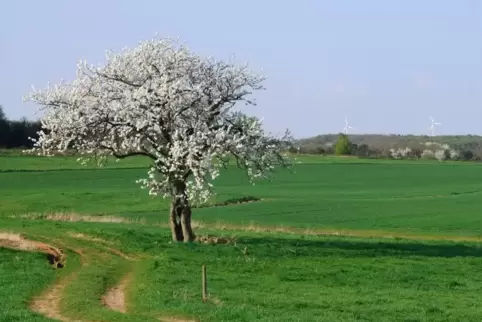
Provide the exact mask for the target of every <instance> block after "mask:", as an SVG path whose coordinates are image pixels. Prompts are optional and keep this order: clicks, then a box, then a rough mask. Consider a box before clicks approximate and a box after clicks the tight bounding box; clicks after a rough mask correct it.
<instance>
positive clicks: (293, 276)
mask: <svg viewBox="0 0 482 322" xmlns="http://www.w3.org/2000/svg"><path fill="white" fill-rule="evenodd" d="M147 165H148V162H147V161H146V160H145V159H140V158H133V159H126V160H123V161H121V162H114V161H112V160H109V162H108V163H107V165H106V166H105V167H104V168H97V167H96V166H95V165H94V164H89V165H87V166H81V165H80V164H78V163H77V162H76V161H75V158H74V157H53V158H44V157H32V156H16V155H5V156H1V157H0V233H1V232H9V233H20V234H22V236H24V237H25V238H28V239H30V240H36V241H42V242H46V243H49V244H51V245H55V246H57V247H62V248H63V249H64V250H65V251H66V253H67V264H66V266H65V268H62V269H55V270H54V269H51V268H50V267H49V265H48V262H47V261H46V260H45V258H44V256H42V255H41V254H38V253H35V252H20V251H13V250H10V249H5V248H0V267H1V274H0V281H1V285H2V288H0V303H1V304H0V321H49V320H52V319H53V317H52V318H48V317H45V316H44V315H42V314H41V313H35V312H34V310H32V304H31V303H32V301H33V299H35V298H36V297H39V296H42V294H44V293H45V292H46V291H48V290H49V288H52V287H53V286H55V285H59V284H62V283H63V286H64V287H63V288H62V290H61V291H58V292H57V293H58V294H57V295H58V300H57V301H56V302H55V303H53V304H52V306H53V308H51V311H56V312H57V315H59V314H61V315H62V317H63V319H64V320H80V321H159V320H161V321H174V319H177V320H176V321H188V320H199V321H480V320H481V319H482V309H481V308H480V305H479V299H480V296H481V295H482V275H480V274H479V270H480V267H481V265H482V248H481V247H480V246H481V241H482V225H480V221H481V218H482V213H481V212H480V209H481V206H482V199H481V197H482V166H481V165H478V164H476V163H460V162H442V163H439V162H433V161H419V162H418V161H389V160H363V159H354V158H323V157H317V156H302V157H300V158H299V163H298V164H296V166H295V168H294V172H289V171H286V170H277V171H276V173H275V174H274V177H273V178H272V179H271V180H267V181H262V182H257V183H256V184H255V185H251V184H250V183H249V182H248V180H247V177H246V176H245V174H243V172H241V171H239V170H237V169H236V168H234V167H233V168H229V169H226V170H225V171H224V172H222V174H221V176H220V177H219V178H218V179H216V180H215V182H214V184H215V187H216V191H217V195H216V197H215V198H213V200H211V201H210V202H209V203H208V204H206V205H202V206H200V207H198V208H195V209H194V211H193V220H194V221H195V225H194V226H195V227H196V230H195V232H196V233H197V234H198V235H199V236H214V237H223V238H224V239H223V240H226V241H227V243H219V244H202V243H198V242H196V243H193V244H173V243H171V242H170V232H169V230H168V229H167V227H166V225H167V211H168V201H166V200H162V199H159V198H154V197H150V196H149V195H148V193H147V191H145V190H142V189H140V188H139V186H138V185H137V184H136V183H135V181H136V180H137V179H139V178H143V177H144V176H145V175H146V167H147ZM237 200H251V201H252V202H245V203H244V202H235V201H237ZM109 218H110V219H109ZM203 264H205V265H206V266H207V271H208V292H209V297H208V301H207V302H203V301H201V284H200V283H201V265H203ZM119 283H121V284H122V285H123V294H124V300H123V301H124V304H125V310H124V311H125V312H116V311H115V310H112V309H110V308H109V307H106V305H105V304H104V303H103V300H102V299H103V297H104V296H105V294H106V293H107V292H108V291H109V290H110V289H111V288H112V287H114V286H116V285H119ZM3 285H8V287H7V288H3ZM169 319H170V320H169Z"/></svg>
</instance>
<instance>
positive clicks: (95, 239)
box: [67, 232, 114, 245]
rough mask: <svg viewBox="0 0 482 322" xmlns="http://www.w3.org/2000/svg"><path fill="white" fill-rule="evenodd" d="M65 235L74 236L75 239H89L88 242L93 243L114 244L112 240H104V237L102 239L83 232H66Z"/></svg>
mask: <svg viewBox="0 0 482 322" xmlns="http://www.w3.org/2000/svg"><path fill="white" fill-rule="evenodd" d="M67 235H68V236H70V237H73V238H76V239H81V240H85V241H90V242H94V243H100V244H107V245H112V244H114V242H113V241H110V240H105V239H102V238H100V237H94V236H90V235H86V234H83V233H74V232H68V233H67Z"/></svg>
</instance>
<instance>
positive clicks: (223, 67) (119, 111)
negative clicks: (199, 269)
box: [25, 39, 291, 242]
mask: <svg viewBox="0 0 482 322" xmlns="http://www.w3.org/2000/svg"><path fill="white" fill-rule="evenodd" d="M263 81H264V77H262V76H257V75H255V74H253V73H252V72H251V70H250V69H249V68H248V67H247V66H239V65H237V64H235V63H234V62H232V61H230V62H224V61H216V60H214V59H212V58H204V57H201V56H199V55H197V54H195V53H194V52H192V51H191V50H189V49H188V48H187V47H185V46H183V45H179V44H178V43H177V42H175V41H173V40H171V39H153V40H149V41H144V42H141V43H140V44H139V45H138V46H137V47H135V48H133V49H124V50H123V51H121V52H120V53H117V54H114V53H111V52H108V53H107V62H106V64H105V65H104V66H100V67H95V66H93V65H89V64H87V63H86V62H85V61H81V62H80V63H79V64H78V66H77V77H76V79H75V80H74V81H72V82H71V83H66V82H61V84H59V85H56V86H55V87H50V86H49V87H48V88H47V89H45V90H40V91H36V90H34V91H33V92H32V93H31V94H29V95H28V96H26V98H25V99H26V100H30V101H34V102H36V103H38V104H39V105H40V109H41V110H42V111H43V114H44V115H43V118H42V126H43V130H42V131H40V132H39V138H38V140H36V141H35V146H34V148H33V149H32V150H31V152H32V153H38V154H43V155H51V153H52V152H56V151H65V150H66V149H73V150H75V151H77V153H79V154H80V155H82V157H81V158H80V159H79V160H88V159H90V158H94V157H95V158H99V157H100V158H106V157H107V156H109V155H112V156H114V157H116V158H118V159H123V158H127V157H131V156H145V157H147V158H150V160H151V167H150V169H149V171H148V177H147V178H146V179H143V180H139V183H141V185H142V187H144V188H148V189H149V193H150V194H151V195H160V196H163V197H167V198H171V200H172V201H171V210H170V213H169V221H170V225H171V230H172V238H173V240H176V241H186V242H189V241H192V240H193V239H194V237H195V236H194V233H193V231H192V228H191V205H192V204H193V203H200V202H205V201H206V200H207V199H209V198H210V197H211V195H212V185H211V181H212V180H213V179H214V178H216V177H217V176H218V175H219V173H220V170H221V168H222V167H225V166H227V165H228V163H235V164H236V165H237V166H238V167H240V168H243V169H245V170H246V172H247V174H248V175H249V177H250V178H251V179H253V180H254V179H259V178H265V177H266V176H268V174H269V173H271V172H272V170H273V169H274V168H275V167H276V166H284V167H287V166H289V165H290V164H291V163H290V162H289V158H288V157H287V155H286V154H285V151H287V148H288V147H289V145H290V144H291V138H290V136H289V133H288V132H286V134H285V135H284V136H281V137H275V136H270V135H267V134H265V132H264V131H263V128H262V124H261V121H260V120H258V119H257V118H255V117H249V116H246V115H245V114H243V113H241V112H239V111H235V110H234V109H233V107H234V105H235V104H236V103H238V102H240V103H244V104H246V105H249V104H254V102H253V101H252V100H250V99H249V96H250V94H252V92H253V91H256V90H260V89H263V86H262V82H263Z"/></svg>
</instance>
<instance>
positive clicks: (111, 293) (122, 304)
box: [102, 273, 132, 313]
mask: <svg viewBox="0 0 482 322" xmlns="http://www.w3.org/2000/svg"><path fill="white" fill-rule="evenodd" d="M131 277H132V273H128V274H127V275H125V276H124V277H123V278H122V279H121V281H120V282H119V284H117V285H116V286H114V287H113V288H111V289H110V290H108V291H107V293H106V294H105V295H104V296H102V304H104V306H106V307H107V308H109V309H111V310H113V311H117V312H121V313H126V312H127V308H126V288H127V285H129V282H130V280H131Z"/></svg>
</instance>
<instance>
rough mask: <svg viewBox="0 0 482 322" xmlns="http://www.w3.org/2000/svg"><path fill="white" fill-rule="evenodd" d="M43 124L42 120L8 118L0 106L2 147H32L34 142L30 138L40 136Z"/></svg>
mask: <svg viewBox="0 0 482 322" xmlns="http://www.w3.org/2000/svg"><path fill="white" fill-rule="evenodd" d="M41 128H42V125H41V123H40V121H28V120H27V119H25V118H22V119H20V120H9V119H7V117H6V115H5V113H4V111H3V108H2V106H0V148H3V149H15V148H22V149H23V148H31V147H32V146H33V142H32V141H31V140H30V139H29V138H36V137H38V135H37V132H38V131H40V129H41Z"/></svg>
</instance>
